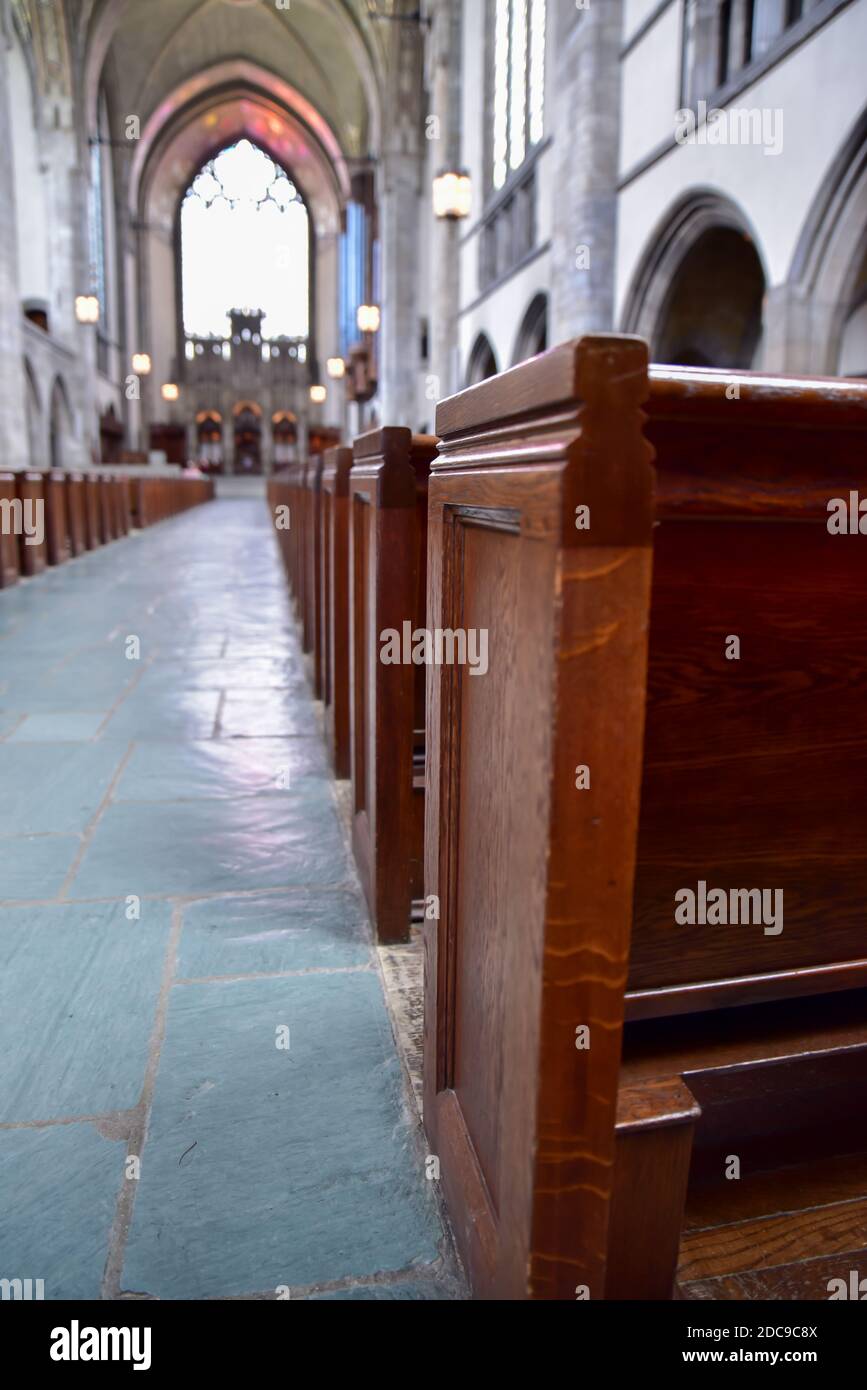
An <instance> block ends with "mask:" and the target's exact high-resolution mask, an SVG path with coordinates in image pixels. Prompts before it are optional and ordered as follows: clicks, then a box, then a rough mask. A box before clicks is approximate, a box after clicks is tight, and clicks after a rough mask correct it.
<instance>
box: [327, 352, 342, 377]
mask: <svg viewBox="0 0 867 1390" xmlns="http://www.w3.org/2000/svg"><path fill="white" fill-rule="evenodd" d="M326 368H327V371H328V375H329V376H330V377H331V380H332V381H342V380H343V378H344V377H345V376H346V363H345V362H344V360H343V358H342V357H329V359H328V362H327V363H326Z"/></svg>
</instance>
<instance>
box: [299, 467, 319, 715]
mask: <svg viewBox="0 0 867 1390" xmlns="http://www.w3.org/2000/svg"><path fill="white" fill-rule="evenodd" d="M323 467H324V459H323V456H322V454H313V455H312V456H311V458H310V459H309V461H308V464H307V468H306V470H305V474H304V489H305V497H304V532H303V544H304V650H305V651H307V652H309V653H310V657H311V663H312V675H313V691H314V694H315V695H316V698H317V700H318V699H321V698H322V572H321V569H322V530H321V527H322V470H323Z"/></svg>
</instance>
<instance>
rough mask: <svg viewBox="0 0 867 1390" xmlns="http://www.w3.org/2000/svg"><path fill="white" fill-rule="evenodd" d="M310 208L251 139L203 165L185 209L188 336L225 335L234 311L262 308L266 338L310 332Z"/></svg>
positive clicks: (183, 245) (184, 275)
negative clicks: (307, 207) (230, 315)
mask: <svg viewBox="0 0 867 1390" xmlns="http://www.w3.org/2000/svg"><path fill="white" fill-rule="evenodd" d="M309 237H310V228H309V222H308V217H307V209H306V207H305V205H304V202H303V201H302V198H301V195H300V194H299V192H298V190H297V188H296V187H295V185H294V184H293V182H292V180H291V179H290V178H289V176H288V174H287V173H286V171H285V170H284V169H282V168H281V167H280V166H279V165H278V164H275V163H274V161H273V159H271V158H270V157H269V156H268V155H267V154H265V152H264V150H261V149H259V147H258V146H257V145H253V144H252V143H251V142H250V141H249V140H239V141H238V143H237V144H235V145H230V146H227V148H226V149H224V150H222V151H221V153H220V154H218V155H216V156H215V158H214V159H212V160H210V161H209V162H208V163H207V164H206V165H205V166H204V168H202V169H201V170H200V171H199V173H198V174H197V175H196V177H195V178H194V179H193V182H192V184H191V185H190V187H189V188H188V189H187V192H186V195H185V197H184V200H183V203H182V205H181V266H182V279H183V306H184V311H183V316H184V332H185V333H186V335H187V337H188V338H225V337H227V336H228V334H229V329H230V323H229V314H230V312H231V310H232V309H240V308H241V307H242V306H244V307H246V308H247V310H248V311H249V310H255V309H261V310H262V313H263V317H264V326H263V327H264V333H263V336H265V337H266V338H268V339H272V338H279V337H284V336H285V337H288V338H306V337H307V335H308V332H309V327H310V323H309V305H310V286H309Z"/></svg>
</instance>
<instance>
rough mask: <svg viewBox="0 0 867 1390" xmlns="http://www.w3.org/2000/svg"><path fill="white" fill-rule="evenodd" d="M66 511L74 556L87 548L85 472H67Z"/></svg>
mask: <svg viewBox="0 0 867 1390" xmlns="http://www.w3.org/2000/svg"><path fill="white" fill-rule="evenodd" d="M66 511H67V516H68V519H69V547H70V551H71V553H72V554H73V555H74V556H78V555H83V554H84V552H85V550H87V548H88V546H87V520H86V511H87V497H86V488H85V482H84V474H83V473H67V474H66Z"/></svg>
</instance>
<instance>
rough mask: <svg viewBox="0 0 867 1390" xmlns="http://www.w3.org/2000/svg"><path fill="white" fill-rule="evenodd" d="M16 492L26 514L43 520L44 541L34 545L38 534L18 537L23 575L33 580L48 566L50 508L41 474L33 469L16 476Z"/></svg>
mask: <svg viewBox="0 0 867 1390" xmlns="http://www.w3.org/2000/svg"><path fill="white" fill-rule="evenodd" d="M15 492H16V497H17V500H18V501H19V502H20V503H21V505H22V507H23V508H24V510H25V525H26V513H27V512H28V511H29V512H30V514H31V516H32V517H33V518H36V517H37V516H41V518H42V532H43V534H42V539H41V541H40V543H39V544H33V543H32V542H33V541H34V540H35V539H36V533H34V534H32V535H31V536H25V535H23V534H22V535H19V537H18V556H19V562H20V566H21V573H22V574H23V575H25V576H26V577H27V578H32V576H33V575H35V574H42V572H43V570H44V569H45V568H46V566H47V565H48V526H49V521H48V508H47V506H46V504H45V480H44V477H43V475H42V474H41V473H36V472H34V471H33V470H31V469H28V470H27V471H25V472H23V473H16V474H15Z"/></svg>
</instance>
